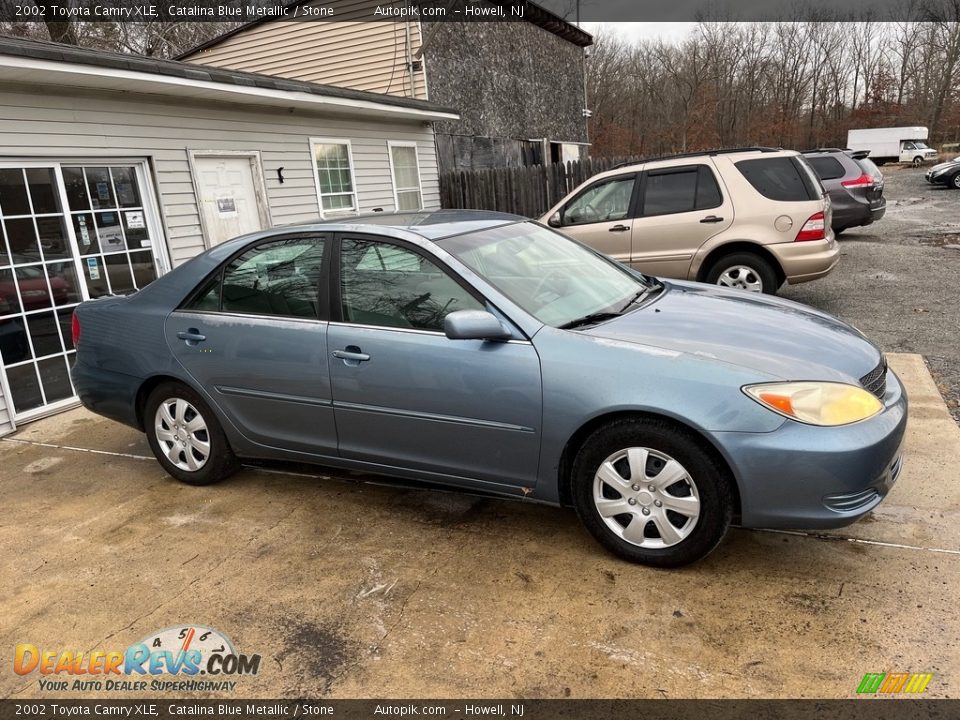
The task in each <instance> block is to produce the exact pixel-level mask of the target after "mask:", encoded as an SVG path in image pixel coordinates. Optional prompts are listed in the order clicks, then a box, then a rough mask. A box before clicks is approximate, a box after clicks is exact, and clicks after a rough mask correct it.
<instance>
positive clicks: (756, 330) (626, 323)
mask: <svg viewBox="0 0 960 720" xmlns="http://www.w3.org/2000/svg"><path fill="white" fill-rule="evenodd" d="M584 332H585V334H589V335H592V336H595V337H602V338H607V339H610V340H617V341H621V342H631V343H638V344H642V345H646V346H650V347H657V348H661V349H664V350H672V351H675V352H684V353H689V354H691V355H696V356H700V357H706V358H710V359H714V360H718V361H720V362H725V363H731V364H734V365H738V366H740V367H745V368H750V369H753V370H757V371H759V372H761V373H764V374H766V375H770V376H775V377H778V378H781V379H784V380H835V381H844V382H849V381H850V380H853V381H856V380H859V378H861V377H863V376H864V375H866V374H867V373H869V372H870V371H871V370H873V369H874V368H876V366H877V365H878V364H879V363H880V361H881V358H882V354H881V352H880V350H879V349H878V348H877V347H876V346H875V345H873V343H871V342H870V341H869V340H867V339H866V338H865V337H864V336H863V335H862V334H861V333H860V332H859V331H858V330H856V329H855V328H853V327H851V326H850V325H847V324H846V323H843V322H841V321H840V320H837V319H836V318H834V317H832V316H831V315H827V314H826V313H822V312H819V311H818V310H814V309H813V308H810V307H807V306H805V305H801V304H799V303H795V302H791V301H789V300H783V299H780V298H771V297H769V296H765V295H756V294H753V293H748V292H746V291H743V290H729V289H725V288H719V287H716V286H714V285H704V284H701V283H688V282H675V281H671V282H669V283H665V287H664V289H663V291H662V292H661V293H660V294H659V296H658V297H657V298H656V299H655V300H654V301H652V302H650V303H648V304H646V305H643V306H641V307H640V308H639V309H638V310H635V311H633V312H631V313H628V314H626V315H622V316H620V317H618V318H614V319H613V320H609V321H607V322H604V323H602V324H600V325H596V326H594V327H591V328H589V329H587V330H585V331H584Z"/></svg>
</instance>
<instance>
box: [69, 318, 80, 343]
mask: <svg viewBox="0 0 960 720" xmlns="http://www.w3.org/2000/svg"><path fill="white" fill-rule="evenodd" d="M70 337H71V338H73V346H74V347H76V346H77V344H78V343H79V342H80V318H78V317H77V314H76V313H74V314H73V315H72V316H71V318H70Z"/></svg>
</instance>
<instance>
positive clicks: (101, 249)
mask: <svg viewBox="0 0 960 720" xmlns="http://www.w3.org/2000/svg"><path fill="white" fill-rule="evenodd" d="M144 182H145V177H144V174H143V172H142V168H141V167H140V166H138V165H131V164H116V165H114V164H105V165H87V164H83V165H81V164H69V163H49V164H39V163H37V164H29V165H27V164H22V165H15V164H12V163H4V164H0V358H2V368H3V372H4V373H5V374H6V380H7V382H6V386H7V388H8V389H9V392H10V395H11V397H10V398H7V403H8V405H12V406H13V410H14V416H15V418H16V419H17V420H21V419H28V418H29V417H32V416H34V415H36V414H42V413H43V412H44V410H45V409H46V408H48V407H49V406H56V405H58V404H62V403H64V402H65V401H69V400H70V399H71V398H72V397H73V396H74V394H75V393H74V389H73V386H72V384H71V381H70V374H69V367H70V364H71V362H72V356H73V354H74V348H73V343H72V341H71V334H70V317H71V314H72V312H73V308H74V307H76V305H77V304H78V303H80V302H82V301H83V300H87V299H90V298H96V297H101V296H103V295H110V294H114V295H123V294H127V293H131V292H134V291H136V290H138V289H139V288H142V287H143V286H144V285H146V284H147V283H149V282H150V281H152V280H153V279H154V278H156V276H157V262H156V255H155V250H156V248H157V247H158V246H159V243H157V242H155V241H156V238H155V237H154V236H153V233H154V231H153V230H151V228H153V227H156V225H155V223H153V222H152V218H151V217H150V216H148V212H149V210H148V207H146V206H145V204H144V203H145V201H144V192H143V190H144V185H143V183H144Z"/></svg>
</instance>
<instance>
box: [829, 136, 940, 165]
mask: <svg viewBox="0 0 960 720" xmlns="http://www.w3.org/2000/svg"><path fill="white" fill-rule="evenodd" d="M928 136H929V132H928V131H927V128H925V127H891V128H862V129H858V130H851V131H849V132H848V133H847V147H848V148H849V149H851V150H869V151H870V159H871V160H872V161H873V162H874V163H876V164H877V165H883V164H884V163H887V162H901V163H911V164H913V165H915V166H917V167H919V166H920V165H923V163H925V162H927V161H930V160H935V159H936V157H937V151H936V150H934V149H933V148H932V147H930V146H929V145H927V138H928Z"/></svg>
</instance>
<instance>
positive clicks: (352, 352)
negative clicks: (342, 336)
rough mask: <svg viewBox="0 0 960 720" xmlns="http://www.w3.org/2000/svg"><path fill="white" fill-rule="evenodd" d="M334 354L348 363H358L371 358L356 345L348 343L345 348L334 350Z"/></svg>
mask: <svg viewBox="0 0 960 720" xmlns="http://www.w3.org/2000/svg"><path fill="white" fill-rule="evenodd" d="M333 356H334V357H335V358H339V359H341V360H343V361H344V363H346V364H347V365H357V364H359V363H361V362H365V361H367V360H369V359H370V356H369V355H367V353H365V352H360V348H358V347H357V346H356V345H347V347H346V348H344V349H343V350H334V351H333Z"/></svg>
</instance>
